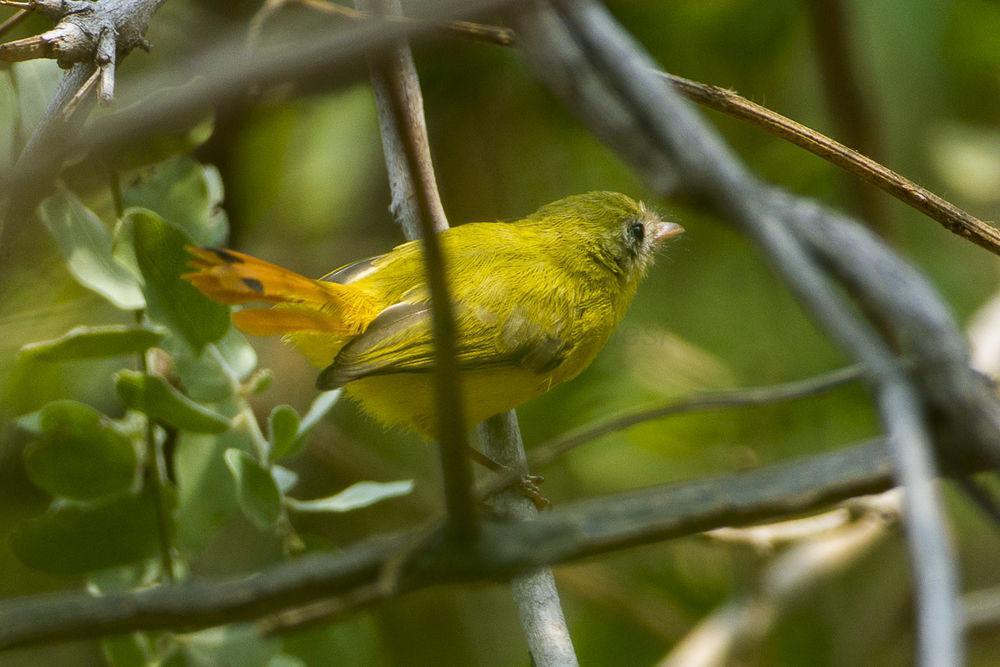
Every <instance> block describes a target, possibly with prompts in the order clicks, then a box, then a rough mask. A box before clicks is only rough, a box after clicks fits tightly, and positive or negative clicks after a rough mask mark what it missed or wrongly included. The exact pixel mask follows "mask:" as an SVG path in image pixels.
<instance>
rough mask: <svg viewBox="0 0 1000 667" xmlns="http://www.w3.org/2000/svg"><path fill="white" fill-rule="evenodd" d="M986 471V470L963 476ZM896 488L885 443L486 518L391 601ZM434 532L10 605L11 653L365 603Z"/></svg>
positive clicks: (424, 557)
mask: <svg viewBox="0 0 1000 667" xmlns="http://www.w3.org/2000/svg"><path fill="white" fill-rule="evenodd" d="M976 469H981V466H980V468H968V469H965V470H963V471H962V472H965V473H971V472H973V471H974V470H976ZM892 485H893V481H892V469H891V463H890V460H889V456H888V453H887V451H886V444H885V441H883V440H876V441H872V442H869V443H866V444H861V445H856V446H853V447H849V448H846V449H842V450H839V451H835V452H831V453H828V454H822V455H818V456H813V457H810V458H806V459H799V460H794V461H787V462H784V463H781V464H778V465H774V466H769V467H766V468H762V469H759V470H754V471H751V472H744V473H738V474H733V475H724V476H720V477H715V478H710V479H705V480H700V481H694V482H688V483H684V484H676V485H666V486H657V487H651V488H648V489H642V490H638V491H632V492H628V493H622V494H618V495H614V496H607V497H602V498H594V499H589V500H584V501H578V502H575V503H571V504H567V505H563V506H560V507H557V508H555V509H553V510H552V511H549V512H545V513H542V514H540V515H539V516H538V517H537V518H536V519H535V520H533V521H519V522H518V521H515V522H511V521H498V520H493V519H485V520H484V521H483V526H482V528H483V530H482V536H481V538H480V540H479V541H478V542H477V543H475V544H473V545H467V544H463V543H456V542H453V541H451V540H446V539H438V538H435V539H430V540H424V541H422V542H421V546H420V548H419V550H418V551H417V552H416V553H413V554H411V555H410V557H409V558H408V559H407V560H406V562H405V564H404V567H403V569H402V571H401V572H400V578H399V585H398V587H396V588H394V589H393V591H392V593H391V595H393V596H396V595H400V594H403V593H405V592H408V591H412V590H416V589H420V588H425V587H428V586H434V585H441V584H446V583H459V582H471V581H484V580H496V579H505V578H509V577H512V576H515V575H517V574H521V573H524V572H530V571H532V570H535V569H537V568H539V567H543V566H546V565H551V564H554V563H561V562H567V561H571V560H577V559H580V558H584V557H587V556H593V555H596V554H600V553H606V552H609V551H615V550H619V549H623V548H626V547H630V546H636V545H640V544H650V543H653V542H658V541H662V540H665V539H670V538H674V537H680V536H683V535H691V534H694V533H698V532H701V531H704V530H709V529H712V528H719V527H722V526H733V525H746V524H749V523H754V522H758V523H759V522H761V521H767V520H770V519H773V518H775V517H783V516H788V515H790V514H796V513H801V512H806V511H809V510H812V509H815V508H817V507H822V506H824V505H827V504H829V503H831V502H836V501H838V500H843V499H846V498H850V497H853V496H857V495H861V494H866V493H875V492H879V491H884V490H886V489H888V488H890V487H891V486H892ZM423 530H425V529H417V530H415V531H409V532H405V533H396V534H392V535H382V536H377V537H373V538H369V539H367V540H365V541H363V542H360V543H357V544H355V545H352V546H349V547H346V548H344V549H342V550H339V551H337V552H335V553H323V554H319V553H317V554H309V555H305V556H302V557H300V558H298V559H295V560H294V561H291V562H287V563H283V564H280V565H277V566H274V567H272V568H269V569H267V570H265V571H263V572H261V573H260V574H258V575H257V576H254V577H252V578H249V579H248V578H246V577H238V578H233V579H223V580H215V581H212V580H200V581H185V582H182V583H181V584H179V585H177V586H170V587H163V586H161V587H158V588H154V589H149V590H144V591H131V592H126V593H116V594H112V595H108V596H105V597H93V596H91V595H89V594H86V593H75V592H74V593H57V594H49V595H42V596H37V597H31V598H22V599H12V600H6V601H2V602H0V648H15V647H20V646H27V645H33V644H40V643H46V642H52V641H56V640H69V639H90V638H93V637H95V636H98V635H102V634H113V633H121V632H129V631H134V630H153V629H171V630H193V629H196V628H203V627H209V626H212V625H219V624H226V623H235V622H239V621H244V620H250V619H255V618H262V617H265V616H269V615H272V614H274V613H275V612H278V611H280V610H282V609H289V608H292V607H301V606H303V605H306V604H309V603H311V602H314V601H316V600H321V599H326V598H336V597H341V596H346V597H345V598H344V599H345V600H346V599H352V596H354V598H357V597H358V596H359V595H360V594H359V591H360V590H362V589H363V588H364V587H366V586H371V585H372V584H373V583H376V582H377V581H378V579H379V577H380V576H381V572H382V569H383V568H384V567H385V566H386V564H387V563H389V562H390V561H392V560H393V559H394V558H396V557H397V554H399V553H400V551H401V550H403V549H405V548H406V545H408V544H412V543H413V538H414V536H415V535H417V534H419V533H421V532H422V531H423ZM362 597H363V596H362Z"/></svg>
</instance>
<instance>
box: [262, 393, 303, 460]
mask: <svg viewBox="0 0 1000 667" xmlns="http://www.w3.org/2000/svg"><path fill="white" fill-rule="evenodd" d="M267 430H268V440H269V441H270V442H271V460H272V461H277V460H278V459H280V458H282V457H284V456H291V455H293V454H296V453H297V452H298V451H299V449H301V446H302V443H303V442H304V440H303V438H300V437H299V413H297V412H296V411H295V408H293V407H292V406H290V405H278V406H275V408H274V409H273V410H271V415H270V416H269V417H268V418H267Z"/></svg>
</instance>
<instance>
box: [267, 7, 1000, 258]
mask: <svg viewBox="0 0 1000 667" xmlns="http://www.w3.org/2000/svg"><path fill="white" fill-rule="evenodd" d="M279 1H280V0H279ZM286 1H287V3H292V2H298V3H300V4H305V5H308V6H310V7H313V8H315V9H319V7H320V6H323V7H326V8H328V10H327V11H328V12H329V13H333V14H338V15H341V16H344V17H345V18H349V19H352V20H364V19H366V18H367V17H366V16H365V15H363V14H360V13H352V12H351V11H350V10H349V9H347V10H346V11H340V10H341V9H343V8H341V7H340V6H339V5H333V4H329V3H327V2H326V1H325V0H286ZM283 4H284V3H283ZM333 8H336V9H333ZM469 25H473V26H476V27H475V29H470V28H468V27H467V26H469ZM446 26H447V29H448V30H449V31H451V32H453V33H456V34H459V35H463V36H467V37H472V38H477V37H478V36H479V33H482V32H487V33H491V32H494V31H506V32H505V34H504V37H503V38H502V39H495V40H489V41H492V42H493V43H495V44H498V45H501V46H514V45H515V34H514V32H513V31H512V30H509V29H507V28H499V27H495V26H482V25H480V24H469V23H468V22H451V23H448V24H446ZM657 75H658V76H660V77H662V78H663V79H664V80H665V81H667V82H668V83H669V84H670V85H671V86H673V88H674V89H675V90H676V91H677V92H679V93H680V94H682V95H684V96H685V97H686V98H688V99H689V100H691V101H692V102H695V103H697V104H700V105H702V106H704V107H707V108H709V109H713V110H715V111H719V112H721V113H724V114H727V115H729V116H732V117H733V118H737V119H740V120H743V121H746V122H748V123H750V124H752V125H756V126H757V127H759V128H761V129H763V130H765V131H767V132H770V133H771V134H773V135H775V136H776V137H778V138H780V139H784V140H785V141H788V142H791V143H793V144H795V145H796V146H799V147H800V148H804V149H805V150H807V151H809V152H810V153H812V154H813V155H816V156H818V157H820V158H822V159H824V160H826V161H828V162H830V163H831V164H834V165H836V166H838V167H840V168H841V169H843V170H845V171H848V172H850V173H853V174H854V175H855V176H858V177H860V178H861V179H862V180H864V181H867V182H868V183H870V184H872V185H874V186H875V187H877V188H879V189H880V190H882V191H883V192H886V193H887V194H889V195H892V196H893V197H895V198H896V199H898V200H899V201H901V202H903V203H904V204H906V205H908V206H910V207H912V208H914V209H916V210H918V211H920V212H921V213H923V214H924V215H926V216H927V217H929V218H931V219H932V220H935V221H937V222H939V223H940V224H941V225H942V226H943V227H944V228H945V229H947V230H948V231H950V232H952V233H953V234H957V235H959V236H962V237H964V238H966V239H968V240H970V241H972V242H973V243H975V244H976V245H978V246H980V247H982V248H985V249H986V250H989V251H990V252H992V253H994V254H998V255H1000V229H998V228H997V227H995V226H994V225H991V224H990V223H988V222H984V221H982V220H980V219H979V218H977V217H975V216H974V215H972V214H970V213H968V212H967V211H964V210H962V209H960V208H959V207H957V206H955V205H954V204H952V203H951V202H949V201H947V200H945V199H943V198H942V197H939V196H938V195H936V194H934V193H933V192H931V191H930V190H927V189H926V188H923V187H921V186H919V185H917V184H916V183H914V182H913V181H911V180H909V179H908V178H906V177H904V176H902V175H900V174H898V173H896V172H895V171H893V170H892V169H889V168H888V167H886V166H884V165H882V164H880V163H879V162H877V161H875V160H874V159H872V158H871V157H869V156H868V155H866V154H865V152H867V149H868V148H869V147H870V146H871V145H872V143H873V140H871V141H869V140H867V139H865V140H861V139H858V147H859V149H860V150H861V151H862V152H859V151H858V150H854V149H851V148H848V147H847V146H845V145H844V144H842V143H840V142H838V141H836V140H834V139H831V138H830V137H828V136H826V135H824V134H822V133H821V132H817V131H816V130H814V129H812V128H809V127H806V126H805V125H802V124H801V123H798V122H796V121H794V120H792V119H790V118H787V117H785V116H782V115H781V114H779V113H777V112H776V111H772V110H771V109H768V108H767V107H764V106H761V105H760V104H757V103H756V102H751V101H750V100H748V99H746V98H745V97H742V96H741V95H739V94H737V93H735V92H733V91H732V90H727V89H725V88H722V87H719V86H713V85H711V84H707V83H701V82H698V81H693V80H691V79H686V78H684V77H682V76H677V75H676V74H669V73H667V72H661V71H658V70H657ZM607 120H608V119H606V121H607ZM847 127H853V126H852V125H851V124H848V125H845V130H846V129H847ZM848 136H852V137H855V138H857V137H858V136H860V135H855V134H853V130H852V132H851V133H850V134H849V135H848ZM864 210H865V211H869V212H870V208H868V207H866V208H865V209H864ZM871 222H872V223H873V224H877V221H875V220H872V221H871Z"/></svg>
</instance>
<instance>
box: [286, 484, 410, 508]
mask: <svg viewBox="0 0 1000 667" xmlns="http://www.w3.org/2000/svg"><path fill="white" fill-rule="evenodd" d="M411 491H413V480H412V479H406V480H400V481H398V482H358V483H357V484H353V485H351V486H349V487H347V488H346V489H344V490H343V491H341V492H340V493H338V494H336V495H334V496H328V497H326V498H316V499H315V500H296V499H295V498H285V504H286V505H288V507H290V508H291V509H293V510H295V511H297V512H350V511H351V510H356V509H359V508H361V507H368V506H369V505H373V504H374V503H377V502H380V501H382V500H386V499H388V498H396V497H399V496H405V495H407V494H409V493H410V492H411Z"/></svg>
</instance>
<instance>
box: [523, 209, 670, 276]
mask: <svg viewBox="0 0 1000 667" xmlns="http://www.w3.org/2000/svg"><path fill="white" fill-rule="evenodd" d="M529 220H534V221H537V222H540V223H542V224H544V225H545V226H546V227H549V228H550V229H552V230H553V231H554V232H555V233H556V234H558V235H559V237H561V238H563V239H565V240H566V241H567V242H569V243H574V244H578V245H580V246H581V247H580V248H579V250H580V251H582V253H583V254H584V255H585V256H587V258H589V259H591V260H594V261H596V262H598V263H599V264H601V265H602V266H604V267H605V268H607V269H609V270H610V271H612V272H613V273H615V274H616V275H618V276H619V277H621V278H622V279H624V280H625V281H627V282H633V281H636V280H638V279H639V278H640V277H642V275H643V274H644V273H645V272H646V270H647V269H648V268H649V267H650V265H652V263H653V258H654V257H655V255H656V251H657V250H659V249H660V248H661V247H662V246H663V245H664V244H665V243H666V242H667V241H668V240H670V239H672V238H674V237H676V236H679V235H680V234H683V233H684V228H683V227H681V226H680V225H678V224H677V223H675V222H667V221H665V220H662V219H661V218H660V217H659V216H658V215H657V214H656V212H655V211H653V210H651V209H649V208H648V207H647V206H646V205H645V204H643V203H642V202H637V201H635V200H634V199H632V198H630V197H627V196H625V195H623V194H620V193H618V192H587V193H585V194H579V195H572V196H570V197H565V198H563V199H560V200H558V201H554V202H552V203H551V204H546V205H545V206H543V207H542V208H540V209H538V210H537V211H536V212H535V213H533V214H532V215H531V216H530V218H529Z"/></svg>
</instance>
